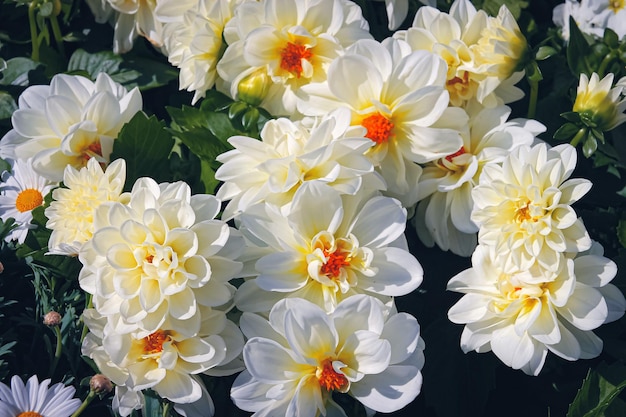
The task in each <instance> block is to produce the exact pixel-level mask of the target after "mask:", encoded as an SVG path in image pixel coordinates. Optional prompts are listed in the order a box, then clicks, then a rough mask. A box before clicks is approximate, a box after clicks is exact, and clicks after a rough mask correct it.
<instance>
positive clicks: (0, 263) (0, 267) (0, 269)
mask: <svg viewBox="0 0 626 417" xmlns="http://www.w3.org/2000/svg"><path fill="white" fill-rule="evenodd" d="M3 272H4V264H3V263H2V262H0V274H1V273H3Z"/></svg>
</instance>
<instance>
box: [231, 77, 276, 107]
mask: <svg viewBox="0 0 626 417" xmlns="http://www.w3.org/2000/svg"><path fill="white" fill-rule="evenodd" d="M271 84H272V80H271V79H270V76H269V75H267V72H265V71H264V70H257V71H255V72H253V73H252V74H250V75H248V76H246V77H245V78H244V79H243V80H241V81H240V82H239V84H238V85H237V98H238V99H239V100H241V101H243V102H245V103H248V104H250V105H251V106H258V105H259V104H261V102H262V101H263V99H264V98H265V96H266V95H267V92H268V90H269V89H270V85H271Z"/></svg>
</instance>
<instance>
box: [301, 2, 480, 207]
mask: <svg viewBox="0 0 626 417" xmlns="http://www.w3.org/2000/svg"><path fill="white" fill-rule="evenodd" d="M420 10H421V9H420ZM445 82H446V63H445V62H444V61H443V60H442V59H441V58H439V57H438V56H436V55H434V54H432V53H430V52H427V51H417V52H411V50H410V48H409V47H408V45H407V44H406V43H405V42H403V41H399V40H394V39H387V40H385V41H384V42H383V43H382V44H381V43H379V42H376V41H374V40H360V41H357V42H356V43H355V44H354V45H352V46H351V47H350V48H348V49H347V50H346V52H345V54H344V55H342V56H341V57H339V58H337V59H335V60H334V61H333V63H332V64H331V65H330V68H329V69H328V81H327V82H325V83H319V84H309V85H307V86H304V87H302V91H303V93H304V94H305V95H306V97H303V98H302V99H301V100H300V101H299V102H298V106H299V110H300V111H301V112H302V113H304V114H307V115H315V116H317V115H322V114H325V113H327V112H328V111H330V110H331V109H334V108H339V107H347V108H349V109H350V111H351V119H352V120H351V123H352V124H353V125H355V126H362V127H364V128H365V129H366V130H367V133H366V135H365V136H366V137H368V138H369V139H371V141H372V142H373V145H374V146H373V147H372V148H371V149H370V150H369V151H368V153H367V155H368V156H369V157H370V158H371V160H372V162H373V163H374V164H375V166H376V169H377V171H378V172H380V174H381V175H382V176H383V178H384V179H385V181H386V182H387V194H389V195H391V196H392V197H395V198H397V199H399V200H400V201H402V203H403V204H404V205H405V206H407V207H408V206H411V205H413V204H415V202H416V201H417V180H418V179H419V176H420V173H421V168H420V166H419V165H418V163H425V162H429V161H432V160H435V159H438V158H442V157H445V156H446V155H450V154H452V153H454V152H456V151H457V150H458V149H459V148H460V147H461V146H462V145H463V142H462V139H461V136H460V133H459V131H460V130H462V129H463V128H464V126H465V125H466V124H467V120H468V117H467V114H466V113H465V112H464V111H463V110H462V109H459V108H451V107H448V104H449V94H448V91H447V90H446V89H445Z"/></svg>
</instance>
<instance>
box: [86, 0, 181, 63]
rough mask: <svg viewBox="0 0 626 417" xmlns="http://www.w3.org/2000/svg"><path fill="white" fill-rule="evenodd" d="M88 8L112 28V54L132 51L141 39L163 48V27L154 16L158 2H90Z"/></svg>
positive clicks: (154, 0) (133, 0)
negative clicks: (141, 37) (137, 40)
mask: <svg viewBox="0 0 626 417" xmlns="http://www.w3.org/2000/svg"><path fill="white" fill-rule="evenodd" d="M179 2H180V0H179ZM187 3H189V2H187ZM87 4H88V5H89V7H90V9H91V11H92V13H93V14H94V15H95V17H96V21H97V22H99V23H104V22H106V21H107V20H109V21H111V23H112V24H113V27H114V33H113V52H115V53H116V54H123V53H125V52H128V51H130V50H131V49H133V43H134V42H135V39H137V37H139V36H143V37H144V38H146V39H147V40H148V41H150V43H152V44H153V45H154V46H155V47H157V48H160V47H161V46H162V45H163V39H164V37H163V24H162V23H161V22H160V21H159V20H158V19H157V18H156V14H155V8H156V6H157V0H99V1H98V0H87Z"/></svg>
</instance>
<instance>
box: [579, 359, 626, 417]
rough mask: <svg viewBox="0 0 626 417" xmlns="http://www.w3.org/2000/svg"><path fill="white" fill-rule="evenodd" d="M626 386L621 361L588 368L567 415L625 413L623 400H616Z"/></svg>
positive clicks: (594, 416) (584, 416)
mask: <svg viewBox="0 0 626 417" xmlns="http://www.w3.org/2000/svg"><path fill="white" fill-rule="evenodd" d="M624 388H626V366H625V365H624V364H623V363H621V362H618V363H614V364H611V365H608V364H606V363H601V364H600V365H598V366H597V367H596V368H595V369H593V370H589V373H588V374H587V377H586V378H585V380H584V381H583V385H582V386H581V388H580V390H579V391H578V394H576V398H575V399H574V401H573V402H572V404H571V405H570V407H569V410H568V411H567V417H603V416H617V415H624V413H626V407H625V403H624V402H621V401H620V402H616V401H615V400H616V399H617V397H618V395H619V394H620V393H621V392H622V390H623V389H624Z"/></svg>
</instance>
